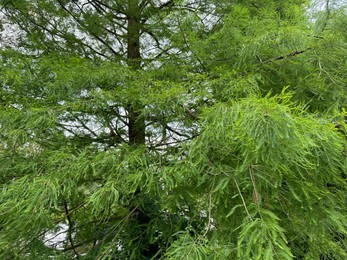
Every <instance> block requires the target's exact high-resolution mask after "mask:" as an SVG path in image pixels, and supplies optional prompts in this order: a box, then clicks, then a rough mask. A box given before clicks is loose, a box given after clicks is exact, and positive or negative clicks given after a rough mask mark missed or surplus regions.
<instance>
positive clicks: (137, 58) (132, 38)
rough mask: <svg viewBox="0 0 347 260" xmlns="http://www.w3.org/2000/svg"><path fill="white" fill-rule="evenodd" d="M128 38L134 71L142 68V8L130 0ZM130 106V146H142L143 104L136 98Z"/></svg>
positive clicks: (143, 130)
mask: <svg viewBox="0 0 347 260" xmlns="http://www.w3.org/2000/svg"><path fill="white" fill-rule="evenodd" d="M127 19H128V26H127V29H128V37H127V58H128V65H129V66H130V67H131V68H133V69H134V70H139V69H140V68H141V54H140V22H139V20H140V7H139V1H138V0H128V17H127ZM130 99H131V100H134V101H131V102H129V104H128V107H127V110H128V117H129V125H128V127H129V128H128V135H129V144H130V145H141V144H144V143H145V131H146V129H145V121H144V119H143V118H142V117H141V109H142V107H143V106H142V104H140V103H139V102H138V101H137V100H136V98H134V99H132V98H131V97H130Z"/></svg>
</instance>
